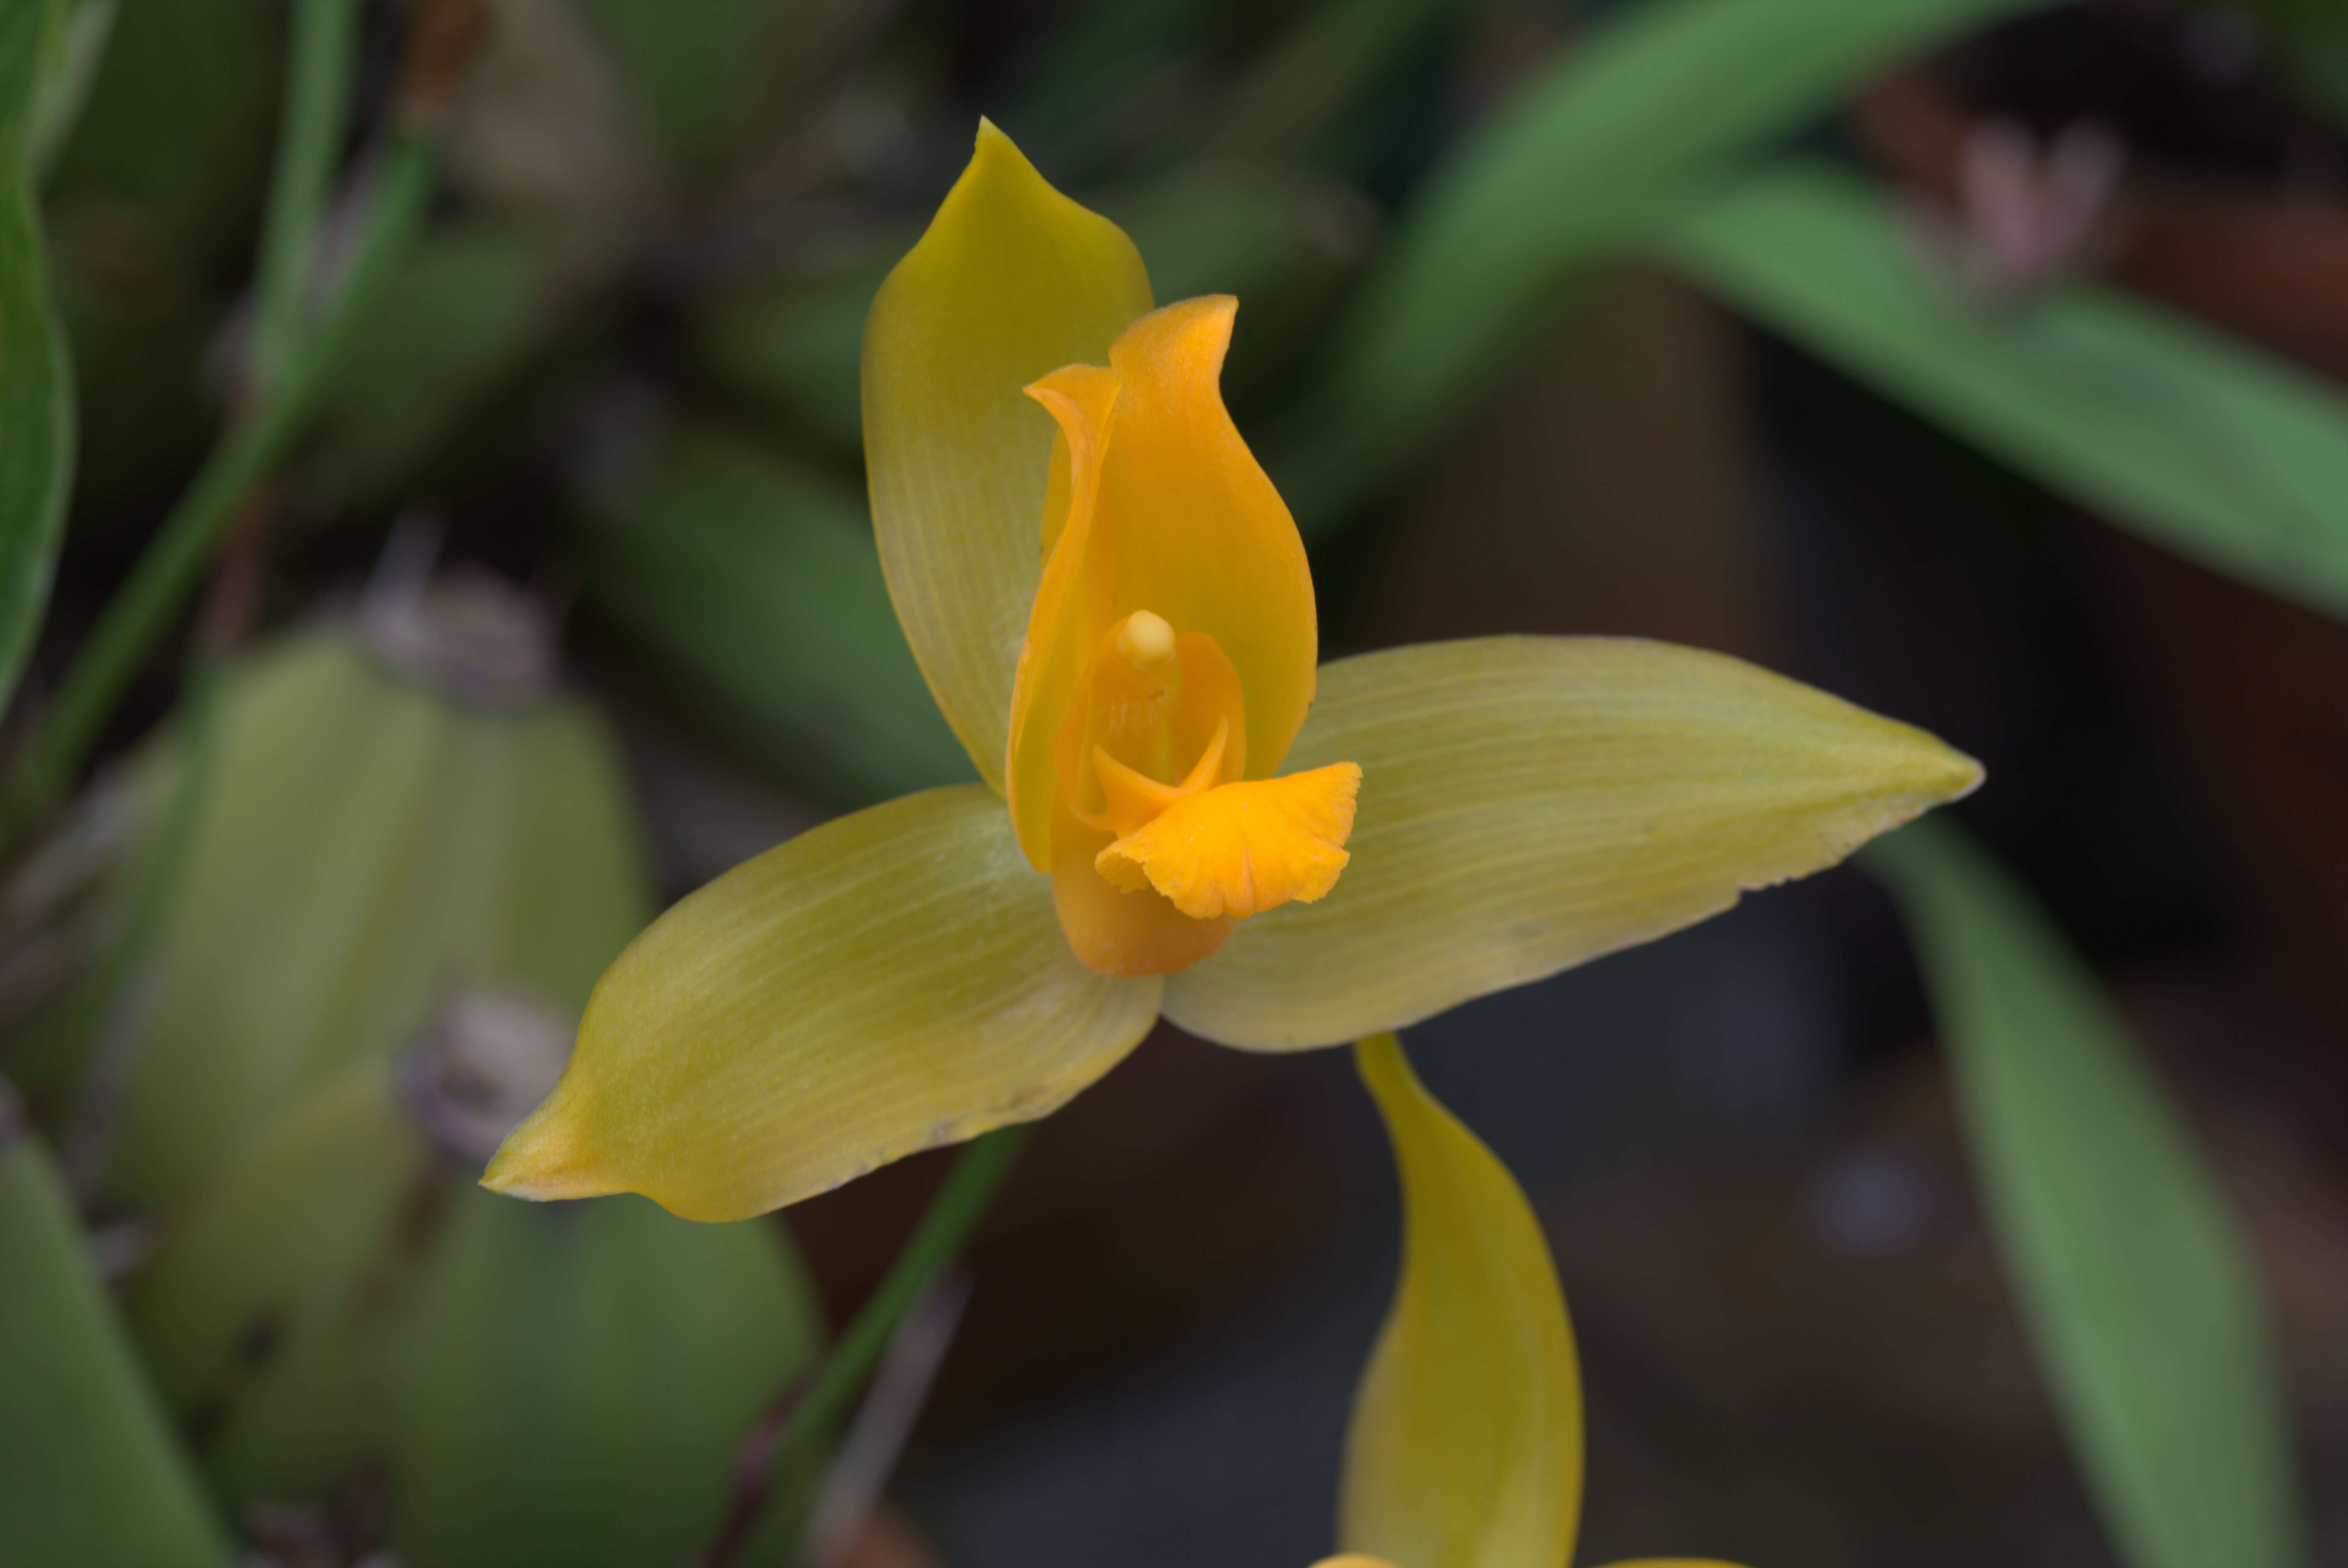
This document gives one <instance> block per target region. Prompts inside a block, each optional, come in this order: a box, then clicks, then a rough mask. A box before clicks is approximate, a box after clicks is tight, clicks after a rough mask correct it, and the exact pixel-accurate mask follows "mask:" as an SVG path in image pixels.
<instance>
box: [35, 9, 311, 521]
mask: <svg viewBox="0 0 2348 1568" xmlns="http://www.w3.org/2000/svg"><path fill="white" fill-rule="evenodd" d="M88 3H89V0H85V4H86V5H87V4H88ZM287 9H288V8H287V5H286V4H285V0H117V5H116V8H115V16H114V25H113V27H112V29H111V30H110V34H109V36H108V39H107V44H106V50H105V55H104V57H103V58H102V59H101V60H100V61H99V62H98V67H97V73H96V76H95V77H94V78H93V79H92V81H91V82H90V84H89V91H88V99H87V101H86V102H85V103H84V104H83V106H82V109H81V113H80V116H79V117H78V119H77V120H76V122H75V124H74V126H73V129H72V130H71V132H70V134H69V135H67V138H66V140H65V142H64V144H63V146H62V147H61V148H60V149H59V150H58V152H57V162H56V164H55V166H54V168H53V170H52V171H51V173H50V176H49V179H48V181H47V184H46V207H47V211H48V219H49V230H50V234H51V236H52V239H53V245H52V252H51V259H52V264H53V265H54V267H55V269H56V271H55V274H54V276H53V278H52V280H51V287H52V289H53V291H54V293H55V294H56V297H57V307H58V310H59V312H60V314H61V315H63V316H64V318H65V325H66V331H67V335H69V337H70V339H71V346H72V358H73V369H74V380H75V389H76V402H77V447H78V454H77V465H78V471H77V475H76V478H75V495H74V513H75V518H74V528H75V531H76V533H77V536H81V537H88V536H89V535H91V534H92V533H94V532H103V533H106V534H109V535H110V536H111V537H109V538H108V539H107V540H106V542H108V543H109V544H114V545H116V546H117V547H118V549H119V550H120V551H121V552H122V553H124V554H128V553H129V551H130V550H131V549H133V548H135V546H136V544H137V543H138V542H141V541H143V540H144V539H145V538H146V537H147V535H148V533H149V531H152V530H153V528H154V526H155V520H156V518H157V517H158V516H159V515H160V514H161V513H162V512H163V511H165V510H166V509H167V508H169V507H170V504H171V502H172V500H173V499H174V498H175V496H176V495H177V493H178V491H179V490H180V486H181V485H182V484H183V483H184V482H185V481H186V479H187V477H188V474H189V472H190V471H191V469H193V467H194V466H195V465H196V464H197V463H198V462H199V461H200V460H201V458H202V456H203V453H204V451H205V449H206V448H207V447H208V446H209V445H210V444H211V441H212V439H213V438H214V436H215V435H216V434H217V432H218V430H219V427H220V410H219V408H218V407H216V406H215V404H214V402H213V400H212V398H211V397H210V395H209V394H208V393H207V391H206V388H205V385H204V377H203V369H202V366H203V359H204V356H205V353H206V351H207V347H208V346H209V345H210V343H211V338H212V334H213V332H214V331H215V329H216V328H217V327H218V325H219V317H220V314H221V312H222V311H223V310H224V309H225V308H226V307H227V306H228V305H229V304H230V303H231V301H232V298H233V296H234V295H235V294H237V293H238V292H240V291H242V289H243V288H244V287H245V286H246V284H247V282H248V280H249V266H250V263H251V260H252V244H253V239H254V232H255V229H256V227H257V221H258V219H259V217H260V214H261V208H262V201H263V192H264V191H265V190H266V188H267V185H268V182H269V170H270V162H271V157H272V153H273V148H274V146H275V143H276V132H277V124H278V119H279V117H280V114H281V112H282V108H283V90H282V89H283V80H284V71H285V57H284V47H285V32H286V15H287Z"/></svg>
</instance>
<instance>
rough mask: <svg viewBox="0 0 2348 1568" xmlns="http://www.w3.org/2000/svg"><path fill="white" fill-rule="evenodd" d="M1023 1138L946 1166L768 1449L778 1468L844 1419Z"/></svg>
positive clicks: (1016, 1133) (987, 1145)
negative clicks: (927, 1201)
mask: <svg viewBox="0 0 2348 1568" xmlns="http://www.w3.org/2000/svg"><path fill="white" fill-rule="evenodd" d="M1027 1132H1028V1130H1027V1129H1026V1128H1025V1127H1024V1126H1020V1127H1005V1128H1002V1129H999V1130H996V1131H994V1132H990V1133H987V1134H986V1135H985V1136H983V1137H982V1138H979V1139H976V1140H973V1142H971V1143H970V1144H969V1145H968V1146H967V1147H966V1148H964V1149H963V1151H962V1153H961V1155H960V1156H959V1157H958V1158H957V1159H956V1160H955V1161H954V1166H953V1170H952V1171H949V1172H947V1174H946V1183H945V1185H944V1186H943V1187H942V1188H940V1189H939V1190H938V1195H937V1196H936V1197H935V1198H933V1199H932V1200H931V1201H930V1207H929V1210H928V1212H926V1213H924V1214H922V1222H921V1223H920V1224H919V1225H917V1226H915V1227H914V1229H913V1233H912V1234H911V1236H910V1237H908V1238H906V1241H905V1245H904V1247H903V1249H902V1250H901V1251H900V1252H899V1253H897V1261H896V1262H894V1263H892V1264H890V1265H889V1272H888V1274H886V1275H884V1276H883V1277H882V1278H881V1281H880V1285H879V1286H878V1287H877V1288H876V1289H875V1290H874V1291H873V1292H872V1294H871V1295H870V1296H869V1297H867V1298H866V1299H865V1303H864V1305H863V1307H862V1308H861V1310H860V1311H859V1312H858V1313H857V1315H856V1316H855V1319H854V1320H853V1321H852V1322H850V1324H849V1326H848V1332H847V1333H845V1334H843V1335H841V1336H839V1343H838V1344H836V1345H834V1346H832V1348H831V1354H830V1355H829V1357H825V1359H824V1363H823V1366H822V1367H821V1368H819V1370H818V1371H817V1373H816V1375H815V1381H814V1382H812V1383H810V1384H809V1385H808V1391H807V1397H806V1398H803V1399H801V1400H800V1401H799V1403H798V1408H797V1409H795V1410H793V1411H792V1412H791V1417H790V1421H789V1424H788V1425H787V1426H786V1427H785V1428H784V1429H783V1433H782V1439H781V1440H780V1441H779V1442H778V1443H777V1444H776V1445H775V1458H776V1462H777V1464H778V1466H779V1465H782V1464H785V1463H786V1462H788V1460H790V1459H791V1458H792V1457H793V1456H794V1455H796V1454H798V1453H799V1452H801V1451H803V1450H804V1449H807V1448H808V1446H809V1445H810V1444H813V1443H817V1442H820V1441H822V1440H824V1439H825V1438H826V1437H827V1436H828V1435H829V1433H830V1431H831V1430H832V1429H833V1428H835V1427H836V1426H838V1425H839V1422H840V1420H841V1418H844V1417H845V1416H846V1415H847V1414H848V1412H849V1409H850V1407H851V1406H852V1405H853V1404H854V1403H855V1400H856V1396H857V1392H858V1390H860V1389H861V1388H862V1387H864V1380H865V1379H866V1378H867V1377H870V1376H871V1374H872V1368H873V1367H875V1366H877V1365H879V1363H880V1356H881V1353H882V1352H883V1351H885V1350H887V1349H888V1348H889V1340H890V1338H891V1336H893V1335H894V1334H895V1333H896V1332H897V1325H898V1323H899V1322H900V1321H901V1320H902V1319H903V1317H904V1315H905V1314H906V1313H908V1312H910V1311H911V1310H912V1307H913V1304H914V1303H915V1302H917V1301H919V1300H920V1299H921V1297H922V1290H923V1289H924V1288H925V1287H926V1286H927V1285H928V1284H929V1283H930V1281H931V1279H932V1278H933V1277H934V1276H935V1275H936V1274H937V1273H938V1271H939V1270H941V1269H942V1268H944V1267H946V1266H947V1265H948V1264H952V1263H953V1260H954V1259H955V1257H957V1256H958V1255H959V1254H960V1253H961V1252H962V1249H963V1243H965V1242H967V1241H968V1240H969V1239H970V1233H971V1232H972V1231H973V1229H975V1228H976V1227H977V1225H978V1222H979V1221H980V1220H981V1219H983V1218H984V1217H985V1214H986V1211H987V1208H988V1206H989V1205H990V1204H991V1203H992V1202H994V1192H995V1189H996V1188H998V1187H1000V1186H1001V1185H1002V1184H1003V1178H1004V1175H1005V1174H1006V1173H1007V1172H1008V1171H1010V1169H1011V1162H1012V1161H1014V1160H1015V1159H1017V1158H1018V1156H1019V1149H1020V1145H1021V1144H1023V1143H1025V1141H1026V1139H1027Z"/></svg>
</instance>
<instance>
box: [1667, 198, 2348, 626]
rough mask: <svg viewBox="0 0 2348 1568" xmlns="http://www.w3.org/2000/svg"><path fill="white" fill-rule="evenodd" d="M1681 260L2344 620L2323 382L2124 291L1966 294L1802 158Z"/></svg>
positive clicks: (2335, 485)
mask: <svg viewBox="0 0 2348 1568" xmlns="http://www.w3.org/2000/svg"><path fill="white" fill-rule="evenodd" d="M1664 253H1665V254H1666V255H1668V256H1670V257H1671V258H1673V260H1675V261H1678V262H1680V263H1682V264H1684V265H1685V266H1686V267H1688V268H1689V269H1690V270H1691V271H1692V272H1693V273H1694V275H1695V277H1696V278H1697V280H1698V281H1700V282H1702V283H1704V284H1706V285H1708V286H1709V287H1711V288H1713V289H1715V290H1716V291H1718V292H1719V293H1720V294H1723V295H1724V296H1725V297H1726V298H1727V299H1728V300H1729V301H1731V302H1732V303H1734V304H1736V305H1738V306H1739V307H1741V308H1742V309H1744V310H1746V311H1747V312H1749V313H1751V314H1752V315H1754V316H1755V317H1756V318H1757V319H1759V320H1760V321H1763V322H1765V323H1766V324H1767V325H1770V326H1772V327H1774V328H1776V329H1777V330H1778V331H1780V332H1783V333H1784V334H1786V335H1787V336H1788V337H1791V338H1792V339H1794V340H1795V341H1796V342H1797V343H1800V344H1802V345H1803V346H1806V347H1808V348H1810V349H1812V350H1813V351H1814V352H1816V353H1818V354H1819V355H1820V356H1823V357H1825V358H1827V359H1828V360H1829V361H1831V362H1833V363H1834V364H1836V365H1838V366H1841V367H1842V368H1844V369H1845V370H1847V371H1849V373H1851V374H1852V375H1855V376H1858V377H1861V378H1863V379H1865V380H1867V381H1869V382H1871V383H1872V384H1874V385H1875V386H1877V387H1879V388H1880V389H1882V390H1883V391H1884V392H1885V393H1886V394H1887V395H1889V396H1890V397H1897V398H1900V399H1902V400H1904V401H1908V402H1910V403H1911V404H1913V405H1914V406H1915V407H1918V408H1919V409H1920V410H1921V412H1922V413H1924V414H1925V415H1926V416H1927V417H1928V418H1932V419H1934V420H1935V421H1937V422H1938V423H1940V424H1941V425H1943V426H1945V427H1946V428H1949V429H1951V430H1952V431H1954V432H1956V433H1957V434H1959V435H1962V436H1964V437H1966V438H1970V439H1972V440H1974V441H1977V442H1979V443H1980V444H1981V445H1982V447H1984V448H1986V449H1988V450H1990V451H1992V452H1993V453H1995V454H1996V455H1997V456H1999V457H2000V458H2003V459H2005V460H2006V461H2007V462H2009V463H2011V464H2013V466H2014V467H2015V468H2017V469H2021V470H2022V471H2024V473H2027V474H2029V475H2030V476H2031V477H2032V478H2034V479H2035V480H2038V481H2039V482H2041V483H2042V484H2044V485H2045V486H2047V487H2048V488H2049V489H2051V490H2055V491H2057V492H2058V493H2062V494H2065V495H2068V496H2070V497H2071V498H2073V499H2074V500H2078V501H2080V502H2081V503H2083V504H2085V505H2088V506H2092V507H2095V508H2096V509H2097V510H2098V511H2103V512H2106V514H2108V515H2109V516H2111V517H2113V518H2115V519H2116V520H2119V521H2122V522H2123V523H2124V524H2125V525H2126V526H2129V527H2133V528H2136V529H2137V530H2139V531H2142V532H2144V533H2145V534H2146V535H2147V536H2148V537H2150V538H2152V539H2153V540H2155V541H2156V542H2158V543H2161V544H2165V545H2167V546H2168V547H2169V548H2170V549H2172V550H2175V551H2177V552H2178V553H2180V554H2183V555H2188V556H2190V557H2192V558H2193V559H2195V560H2198V561H2200V562H2204V563H2206V564H2208V565H2209V566H2212V567H2215V568H2216V569H2217V570H2219V571H2220V572H2224V573H2228V574H2229V575H2230V576H2234V577H2238V578H2240V579H2241V580H2243V581H2244V582H2248V583H2257V584H2258V585H2259V586H2260V587H2261V588H2264V589H2266V590H2267V591H2268V592H2269V593H2275V594H2278V595H2280V596H2281V597H2283V598H2286V599H2294V600H2298V601H2300V602H2302V603H2308V604H2311V605H2312V606H2314V607H2315V608H2317V609H2320V610H2324V611H2327V612H2329V613H2331V614H2334V615H2339V616H2343V617H2348V486H2343V484H2342V483H2341V482H2340V481H2341V477H2342V474H2343V465H2342V459H2341V454H2342V453H2343V451H2348V397H2343V395H2342V394H2341V393H2339V392H2337V391H2335V390H2333V388H2332V387H2330V386H2328V385H2326V384H2325V383H2323V382H2322V381H2320V380H2318V379H2317V378H2316V377H2313V376H2312V375H2309V374H2307V373H2305V372H2302V371H2300V370H2297V369H2295V368H2293V367H2292V366H2289V365H2287V364H2285V363H2283V362H2282V361H2281V360H2278V359H2276V358H2274V357H2273V356H2271V355H2267V354H2262V353H2260V352H2259V351H2257V350H2256V349H2253V348H2250V347H2249V346H2245V345H2243V344H2241V343H2240V341H2238V340H2236V339H2233V338H2230V337H2228V336H2226V335H2221V334H2219V333H2218V332H2215V331H2212V330H2210V329H2209V328H2206V327H2202V326H2199V325H2196V324H2194V323H2193V322H2190V321H2188V320H2186V319H2184V318H2183V317H2180V316H2178V315H2173V314H2172V313H2170V312H2168V311H2167V310H2164V309H2163V308H2161V307H2160V306H2158V305H2156V304H2148V303H2146V302H2144V301H2142V300H2139V299H2135V298H2131V297H2129V296H2127V295H2126V294H2119V293H2117V292H2116V291H2112V290H2107V289H2097V288H2094V287H2091V286H2087V285H2084V284H2083V285H2078V286H2075V287H2071V288H2066V289H2064V290H2061V291H2059V292H2055V293H2051V294H2044V295H2042V296H2041V297H2038V298H2035V299H2032V300H2029V301H2027V302H2024V303H2023V304H2019V305H2015V306H2011V307H2001V306H1997V305H1993V304H1991V303H1989V302H1987V301H1984V300H1979V299H1973V298H1970V297H1968V296H1967V294H1965V292H1964V290H1963V288H1962V285H1961V284H1959V283H1958V282H1957V280H1956V278H1955V276H1954V274H1953V273H1948V274H1945V275H1942V276H1940V277H1937V278H1936V277H1935V276H1934V275H1933V274H1932V273H1931V270H1930V259H1929V257H1928V255H1927V253H1925V252H1924V251H1923V250H1922V248H1921V242H1918V241H1917V240H1916V238H1915V236H1914V235H1913V234H1912V233H1911V232H1909V231H1907V230H1905V229H1904V228H1903V227H1902V226H1901V224H1900V222H1899V219H1898V215H1897V213H1896V211H1895V210H1894V209H1893V207H1892V206H1891V204H1890V202H1888V201H1884V200H1883V199H1882V198H1881V197H1880V196H1879V195H1877V194H1875V193H1873V192H1872V191H1870V190H1869V187H1868V186H1867V185H1865V184H1864V183H1862V182H1860V181H1857V180H1855V179H1852V178H1850V177H1849V176H1848V175H1842V174H1838V173H1835V172H1832V171H1830V170H1823V169H1819V168H1816V167H1811V166H1807V165H1803V164H1787V165H1781V166H1778V167H1776V168H1774V169H1772V170H1768V171H1766V173H1763V174H1761V175H1759V176H1756V178H1754V179H1753V180H1751V181H1747V182H1746V183H1745V184H1743V185H1741V186H1739V187H1736V188H1735V189H1733V190H1732V191H1729V192H1727V193H1726V194H1725V195H1724V196H1722V197H1720V198H1719V199H1717V200H1715V201H1712V202H1710V203H1708V204H1706V205H1705V206H1704V207H1702V208H1700V209H1698V210H1697V211H1695V212H1694V213H1693V214H1692V215H1691V216H1690V217H1689V218H1688V219H1687V220H1686V221H1685V222H1682V223H1681V224H1679V225H1678V226H1676V227H1675V228H1674V229H1673V230H1672V231H1671V232H1669V234H1668V235H1667V236H1666V238H1665V240H1664ZM1936 285H1937V286H1936Z"/></svg>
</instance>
